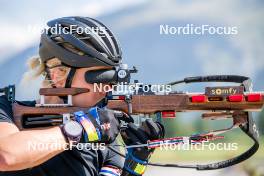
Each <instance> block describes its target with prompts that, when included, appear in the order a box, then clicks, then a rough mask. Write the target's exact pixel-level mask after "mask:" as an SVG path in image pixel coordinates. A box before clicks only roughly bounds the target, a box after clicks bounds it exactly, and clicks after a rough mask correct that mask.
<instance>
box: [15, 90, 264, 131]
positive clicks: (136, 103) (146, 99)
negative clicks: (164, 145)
mask: <svg viewBox="0 0 264 176" xmlns="http://www.w3.org/2000/svg"><path fill="white" fill-rule="evenodd" d="M191 97H192V95H188V94H170V95H133V96H132V98H131V105H132V106H131V107H132V113H131V114H154V113H157V112H163V111H176V112H186V111H260V110H261V109H262V106H263V104H264V101H263V100H264V97H263V95H262V98H261V101H256V102H248V101H245V100H243V101H241V102H230V101H227V100H225V101H204V102H198V103H197V102H196V103H193V102H191ZM107 108H109V109H113V110H119V111H124V112H127V113H128V111H129V110H128V104H127V103H126V102H125V101H124V100H108V103H107ZM87 109H89V107H86V108H84V107H74V106H66V107H61V106H60V107H57V106H55V107H49V106H47V107H28V106H23V105H20V104H18V103H13V112H14V114H13V116H14V122H15V124H16V125H17V127H18V128H19V129H23V128H24V127H23V124H24V119H23V118H25V117H27V116H31V117H34V116H35V117H36V116H42V115H59V116H62V115H63V114H66V113H67V114H71V113H73V112H76V111H84V110H87ZM216 118H218V117H216ZM219 118H220V116H219Z"/></svg>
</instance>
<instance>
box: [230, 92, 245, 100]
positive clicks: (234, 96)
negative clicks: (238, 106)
mask: <svg viewBox="0 0 264 176" xmlns="http://www.w3.org/2000/svg"><path fill="white" fill-rule="evenodd" d="M228 100H229V101H230V102H241V101H243V100H244V96H243V95H240V94H237V95H229V96H228Z"/></svg>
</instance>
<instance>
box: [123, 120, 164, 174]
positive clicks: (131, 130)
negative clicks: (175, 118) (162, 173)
mask: <svg viewBox="0 0 264 176" xmlns="http://www.w3.org/2000/svg"><path fill="white" fill-rule="evenodd" d="M164 134H165V131H164V127H163V126H162V125H161V124H160V123H158V122H153V121H151V120H146V121H144V122H143V123H142V125H141V126H140V127H137V126H136V125H135V124H133V123H129V124H128V125H127V128H126V130H124V131H123V132H121V135H122V138H123V140H124V142H125V144H126V145H128V146H129V145H137V144H146V143H147V141H148V140H155V139H160V138H163V137H164ZM153 152H154V149H148V148H147V147H139V148H130V149H128V153H127V155H126V160H125V165H124V169H125V171H127V172H129V173H130V174H129V175H131V174H132V175H142V174H143V173H144V172H145V169H146V166H147V163H148V160H149V158H150V156H151V154H152V153H153Z"/></svg>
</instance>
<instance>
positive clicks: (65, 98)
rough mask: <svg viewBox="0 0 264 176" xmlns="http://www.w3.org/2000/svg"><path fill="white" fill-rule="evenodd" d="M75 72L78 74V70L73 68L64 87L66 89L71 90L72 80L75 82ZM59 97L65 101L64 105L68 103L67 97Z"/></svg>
mask: <svg viewBox="0 0 264 176" xmlns="http://www.w3.org/2000/svg"><path fill="white" fill-rule="evenodd" d="M75 72H76V68H73V67H71V68H70V72H69V74H68V76H67V79H66V82H65V86H64V87H65V88H71V84H72V80H73V77H74V74H75ZM59 97H60V98H61V99H62V100H63V102H64V103H67V96H59Z"/></svg>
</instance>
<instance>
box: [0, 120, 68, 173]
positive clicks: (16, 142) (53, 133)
mask: <svg viewBox="0 0 264 176" xmlns="http://www.w3.org/2000/svg"><path fill="white" fill-rule="evenodd" d="M3 134H4V135H3ZM66 146H67V143H66V141H65V138H64V136H63V134H62V133H61V130H60V128H59V127H52V128H49V129H43V130H28V131H19V130H18V129H17V127H16V126H15V125H14V124H11V123H8V122H0V171H13V170H22V169H26V168H31V167H34V166H37V165H39V164H41V163H43V162H45V161H47V160H49V159H50V158H52V157H54V156H55V155H57V154H59V153H61V152H63V151H64V150H65V147H66Z"/></svg>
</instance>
